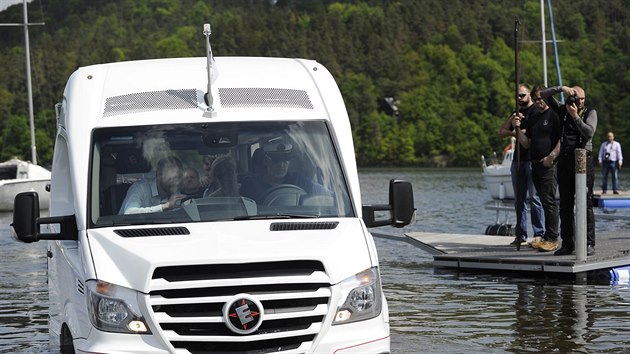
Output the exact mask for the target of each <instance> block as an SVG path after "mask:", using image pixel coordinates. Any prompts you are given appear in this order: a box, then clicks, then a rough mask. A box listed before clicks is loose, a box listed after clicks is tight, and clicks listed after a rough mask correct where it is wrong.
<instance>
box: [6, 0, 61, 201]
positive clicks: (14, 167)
mask: <svg viewBox="0 0 630 354" xmlns="http://www.w3.org/2000/svg"><path fill="white" fill-rule="evenodd" d="M22 6H23V12H24V23H3V24H0V25H1V26H23V27H24V42H25V52H26V83H27V85H26V86H27V91H28V104H29V106H28V108H29V118H30V120H29V124H30V130H31V154H32V160H31V162H28V161H21V160H18V159H11V160H9V161H5V162H2V163H0V211H12V210H13V201H14V199H15V196H16V195H17V194H18V193H21V192H29V191H35V192H37V194H39V207H40V209H48V205H49V199H50V193H48V190H49V189H50V188H49V185H50V176H51V174H50V171H49V170H47V169H45V168H44V167H42V166H39V165H37V151H36V148H35V146H36V145H35V123H34V118H33V89H32V84H31V57H30V46H29V41H28V26H31V25H43V23H29V22H28V13H27V7H26V0H23V2H22Z"/></svg>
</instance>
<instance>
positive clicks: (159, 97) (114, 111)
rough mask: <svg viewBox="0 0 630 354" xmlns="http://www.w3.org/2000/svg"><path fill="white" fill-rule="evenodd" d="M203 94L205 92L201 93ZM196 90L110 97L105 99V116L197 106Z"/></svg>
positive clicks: (139, 93) (151, 92)
mask: <svg viewBox="0 0 630 354" xmlns="http://www.w3.org/2000/svg"><path fill="white" fill-rule="evenodd" d="M199 94H201V95H203V93H201V92H200V93H199ZM197 97H198V93H197V91H196V90H193V89H188V90H166V91H150V92H138V93H131V94H127V95H121V96H114V97H108V98H107V100H105V110H104V111H103V117H110V116H115V115H120V114H130V113H138V112H151V111H161V110H166V109H191V108H197V107H198V105H199V103H198V102H199V100H198V99H197Z"/></svg>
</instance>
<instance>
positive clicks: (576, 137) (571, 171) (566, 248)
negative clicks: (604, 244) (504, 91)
mask: <svg viewBox="0 0 630 354" xmlns="http://www.w3.org/2000/svg"><path fill="white" fill-rule="evenodd" d="M560 92H563V93H564V94H565V95H566V96H567V97H574V99H575V100H577V102H576V103H572V102H568V103H567V104H560V102H558V101H557V100H556V99H555V98H553V97H551V96H553V95H555V94H557V93H560ZM540 95H541V97H542V98H543V99H544V100H545V102H546V103H547V105H549V107H550V108H551V109H553V110H554V111H555V112H556V113H558V117H560V122H561V124H562V135H561V137H560V154H559V155H558V157H557V159H558V167H557V169H558V188H559V190H560V237H561V238H562V248H560V249H559V250H557V251H556V252H555V253H554V254H555V255H557V256H562V255H567V254H571V253H573V251H574V250H575V240H574V236H575V235H574V213H573V209H574V206H575V149H586V187H587V191H586V238H587V252H586V253H587V255H589V256H591V255H593V254H595V214H594V213H593V184H594V181H595V162H594V157H593V156H592V151H593V136H594V135H595V129H597V112H596V111H595V110H594V109H591V108H589V107H586V105H585V102H586V94H585V92H584V89H582V88H581V87H579V86H574V87H567V86H556V87H550V88H548V89H545V90H542V91H541V92H540ZM567 101H568V100H567Z"/></svg>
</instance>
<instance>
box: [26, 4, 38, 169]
mask: <svg viewBox="0 0 630 354" xmlns="http://www.w3.org/2000/svg"><path fill="white" fill-rule="evenodd" d="M23 11H24V45H25V48H24V51H25V52H26V90H27V94H28V119H29V125H30V126H31V160H32V161H31V162H32V163H34V164H36V165H37V147H36V145H35V118H34V117H33V88H32V83H31V49H30V45H29V42H28V12H27V11H26V0H24V1H23Z"/></svg>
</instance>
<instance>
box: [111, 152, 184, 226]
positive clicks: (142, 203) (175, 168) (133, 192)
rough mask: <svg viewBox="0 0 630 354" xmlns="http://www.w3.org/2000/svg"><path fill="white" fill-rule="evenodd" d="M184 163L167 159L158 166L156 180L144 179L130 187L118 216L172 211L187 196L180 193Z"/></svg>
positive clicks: (172, 158) (175, 159) (162, 160)
mask: <svg viewBox="0 0 630 354" xmlns="http://www.w3.org/2000/svg"><path fill="white" fill-rule="evenodd" d="M182 170H183V167H182V162H181V161H180V160H179V159H178V158H176V157H165V158H162V159H160V161H158V164H157V169H156V173H155V179H143V180H140V181H137V182H135V183H134V184H132V185H131V187H129V191H127V196H126V197H125V200H124V201H123V203H122V207H121V208H120V212H119V213H118V214H121V215H122V214H138V213H155V212H159V211H164V210H168V209H172V208H174V207H175V206H176V203H177V202H178V201H179V200H181V199H182V198H184V197H185V196H184V195H182V194H180V193H179V186H180V183H181V180H182V174H183V172H182Z"/></svg>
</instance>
